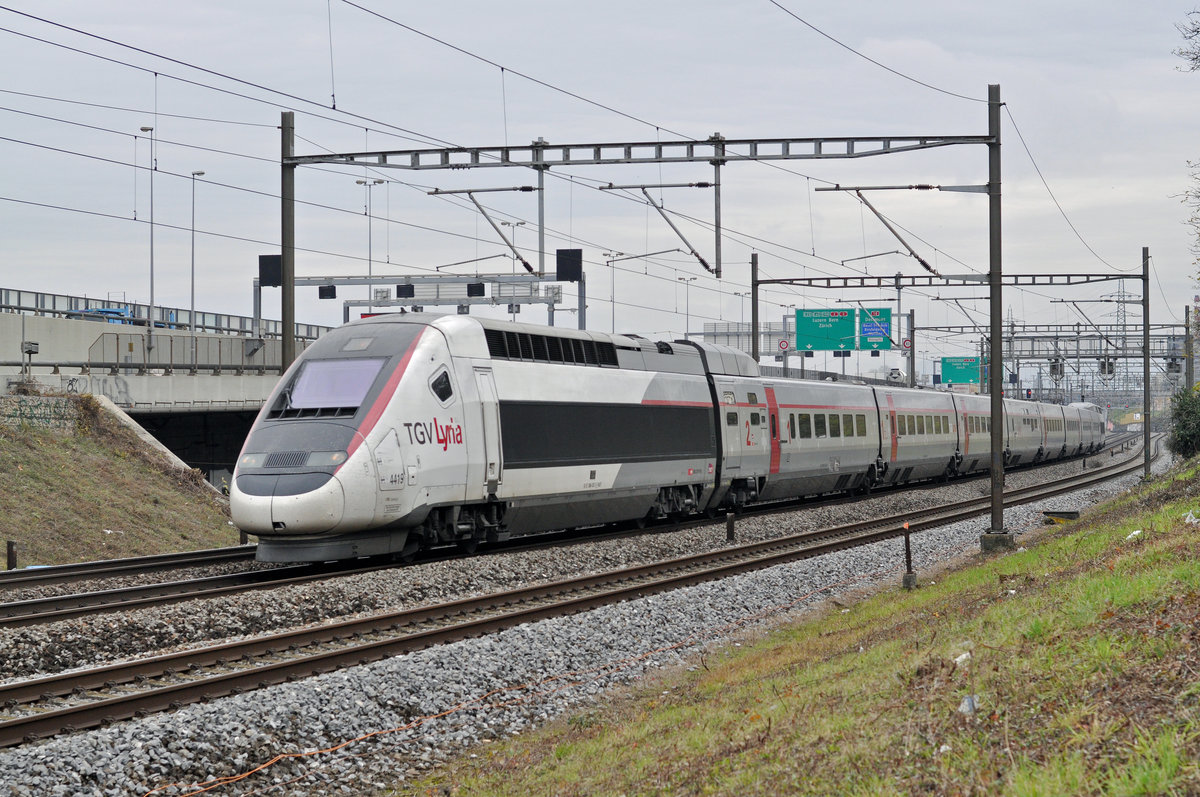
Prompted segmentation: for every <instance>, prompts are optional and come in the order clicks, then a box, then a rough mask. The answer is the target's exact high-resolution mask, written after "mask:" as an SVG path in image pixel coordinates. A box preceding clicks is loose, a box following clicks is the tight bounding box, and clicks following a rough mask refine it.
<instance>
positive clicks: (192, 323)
mask: <svg viewBox="0 0 1200 797" xmlns="http://www.w3.org/2000/svg"><path fill="white" fill-rule="evenodd" d="M203 176H204V172H192V309H191V313H190V315H188V326H189V327H191V329H192V373H193V374H194V373H196V178H197V177H203Z"/></svg>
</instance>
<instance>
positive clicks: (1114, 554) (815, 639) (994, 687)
mask: <svg viewBox="0 0 1200 797" xmlns="http://www.w3.org/2000/svg"><path fill="white" fill-rule="evenodd" d="M1197 471H1198V468H1197V465H1196V463H1195V462H1192V463H1189V468H1188V469H1186V470H1183V471H1179V472H1176V473H1174V474H1172V475H1171V476H1169V477H1167V478H1165V479H1162V480H1159V481H1157V482H1156V483H1154V484H1152V485H1147V486H1142V487H1141V488H1139V490H1138V491H1136V492H1134V493H1131V494H1128V495H1126V496H1124V497H1122V498H1120V499H1118V500H1116V501H1114V502H1112V503H1111V504H1109V505H1106V506H1105V507H1103V508H1102V510H1101V511H1098V512H1096V513H1094V514H1092V515H1089V516H1087V517H1085V519H1084V520H1082V521H1079V522H1077V523H1074V524H1071V525H1069V526H1065V527H1060V528H1055V529H1053V530H1047V531H1046V532H1045V533H1044V534H1042V535H1040V537H1039V538H1038V539H1037V540H1036V541H1033V542H1029V541H1024V544H1025V545H1027V546H1029V549H1028V550H1025V551H1020V552H1016V553H1012V554H1008V555H1004V556H999V557H996V558H992V559H988V560H980V561H978V562H975V563H973V565H972V566H969V567H966V568H964V569H960V570H956V571H954V572H947V573H942V574H939V576H938V577H937V579H936V581H937V583H936V584H934V585H926V586H922V587H921V588H920V589H918V590H916V591H914V592H910V593H905V592H903V591H901V590H899V589H896V590H887V591H885V592H883V593H881V594H879V595H876V596H874V597H872V598H871V599H868V600H865V601H863V602H861V603H857V604H855V605H854V606H852V607H850V608H849V610H845V611H838V610H836V609H835V610H834V611H833V612H832V613H829V614H827V615H826V616H824V617H821V618H814V619H809V620H805V621H802V622H800V623H799V624H798V625H795V626H791V627H788V628H786V629H783V630H778V631H775V632H773V633H770V634H768V635H766V636H765V637H764V638H762V639H760V640H758V641H757V642H756V643H755V644H753V645H752V646H748V647H742V648H729V649H726V650H724V651H722V652H721V653H720V654H719V655H716V656H713V655H709V656H707V657H705V659H704V660H703V664H702V666H698V667H697V669H696V670H695V671H694V672H687V673H679V674H675V675H671V676H665V677H663V678H662V679H660V680H657V681H656V682H655V683H654V684H652V685H647V686H644V687H641V690H640V691H639V692H636V693H634V694H630V695H627V696H626V697H624V698H621V699H617V700H614V701H613V703H612V704H610V705H609V706H607V707H604V708H597V709H593V710H589V711H581V712H579V713H577V714H575V715H572V716H570V717H566V718H564V719H563V720H561V721H558V722H557V723H555V724H553V725H552V726H550V727H548V728H546V729H544V730H541V731H539V732H536V733H533V734H529V735H526V736H522V737H520V738H519V739H508V740H505V741H503V742H500V743H496V744H493V745H489V746H487V747H484V748H482V749H477V750H475V753H476V755H477V756H478V757H477V758H475V759H470V760H463V761H461V762H458V763H456V764H454V765H453V766H450V767H447V768H444V769H441V770H439V771H438V772H436V773H435V774H433V775H432V776H430V777H429V778H427V779H426V780H424V781H422V782H420V783H418V784H415V786H410V787H408V788H406V790H405V792H404V793H417V794H460V795H467V794H470V795H493V794H495V795H509V794H513V795H532V794H539V795H543V794H545V795H551V794H553V795H600V794H603V795H608V794H612V795H617V794H628V795H641V794H731V795H732V794H737V795H743V794H764V795H765V794H770V795H775V794H864V795H892V794H927V793H928V794H956V795H985V794H986V795H992V794H1010V795H1075V794H1105V795H1108V794H1112V795H1134V794H1173V795H1174V794H1179V795H1195V794H1200V764H1198V763H1197V762H1198V760H1200V525H1190V524H1188V523H1187V522H1185V520H1184V518H1183V517H1182V516H1183V515H1185V514H1186V513H1188V512H1189V511H1190V510H1196V514H1197V515H1200V482H1198V478H1200V476H1198V473H1197ZM1139 530H1140V533H1139V534H1135V535H1133V533H1134V532H1135V531H1139ZM1130 535H1133V536H1132V537H1131V536H1130ZM968 654H969V655H968ZM972 696H973V699H974V700H975V701H976V704H977V708H976V710H975V711H974V712H973V713H969V710H968V706H966V705H964V700H966V699H967V698H969V697H972Z"/></svg>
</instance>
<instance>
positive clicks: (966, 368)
mask: <svg viewBox="0 0 1200 797" xmlns="http://www.w3.org/2000/svg"><path fill="white" fill-rule="evenodd" d="M986 363H987V358H986V357H985V358H983V364H984V365H986ZM980 365H981V363H980V358H979V357H943V358H942V384H957V385H978V384H980V380H981V379H982V378H983V375H984V374H986V373H987V372H986V371H985V370H984V368H981V367H980Z"/></svg>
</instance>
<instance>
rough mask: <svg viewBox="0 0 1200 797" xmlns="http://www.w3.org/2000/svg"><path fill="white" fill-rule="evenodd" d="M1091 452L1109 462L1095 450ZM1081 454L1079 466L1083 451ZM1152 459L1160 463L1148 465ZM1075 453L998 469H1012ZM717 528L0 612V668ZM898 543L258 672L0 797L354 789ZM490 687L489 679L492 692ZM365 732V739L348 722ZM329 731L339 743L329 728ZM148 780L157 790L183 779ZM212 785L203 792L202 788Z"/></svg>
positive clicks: (638, 551) (591, 686)
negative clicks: (37, 613)
mask: <svg viewBox="0 0 1200 797" xmlns="http://www.w3.org/2000/svg"><path fill="white" fill-rule="evenodd" d="M1104 461H1105V462H1108V461H1110V460H1109V458H1108V457H1105V458H1104ZM1088 464H1089V466H1095V465H1097V464H1099V460H1098V459H1093V460H1090V461H1089V463H1088ZM1158 469H1165V463H1164V464H1163V465H1161V466H1159V468H1158ZM1080 470H1081V464H1080V463H1079V462H1078V461H1075V462H1072V463H1067V464H1064V465H1061V466H1055V467H1054V468H1044V469H1040V470H1038V471H1035V472H1022V473H1017V474H1010V475H1009V477H1008V485H1009V486H1011V487H1019V486H1024V485H1025V484H1027V483H1032V482H1034V481H1042V480H1044V479H1046V478H1049V477H1050V476H1051V474H1052V473H1054V472H1079V471H1080ZM1136 482H1137V478H1136V477H1127V478H1126V479H1124V480H1122V481H1121V483H1119V484H1111V485H1109V486H1106V487H1104V488H1095V489H1089V490H1083V491H1080V492H1078V493H1075V494H1072V495H1068V496H1061V497H1059V498H1056V499H1053V500H1052V501H1051V502H1048V503H1049V505H1048V506H1047V507H1041V506H1039V505H1037V504H1032V505H1027V506H1024V507H1020V508H1016V509H1010V510H1006V512H1005V523H1006V525H1008V526H1009V528H1011V529H1013V530H1016V531H1018V532H1019V531H1022V530H1027V529H1030V528H1034V527H1036V526H1039V525H1041V523H1042V516H1041V514H1040V512H1041V509H1043V508H1055V509H1080V510H1085V509H1087V508H1088V507H1090V506H1093V505H1095V504H1096V503H1097V502H1099V501H1102V500H1104V499H1105V498H1107V497H1108V496H1110V495H1113V494H1115V493H1118V492H1120V491H1121V490H1123V489H1127V488H1128V487H1130V486H1131V485H1133V484H1136ZM988 489H989V485H988V482H987V481H986V480H984V481H978V482H973V483H969V484H953V485H950V486H947V487H942V488H938V489H936V490H916V491H909V492H905V493H903V494H898V495H895V496H885V497H880V498H875V499H871V500H870V501H868V502H862V503H860V504H856V505H854V506H853V507H848V506H837V507H829V508H812V509H805V510H799V511H797V512H793V513H789V514H786V515H779V516H774V517H770V518H762V519H742V520H740V521H739V523H738V526H737V531H738V540H739V542H741V541H749V540H754V539H766V538H770V537H777V536H781V535H786V534H791V533H795V532H797V531H799V530H802V529H808V528H819V527H823V526H829V525H834V524H836V523H844V522H847V521H848V520H851V519H853V518H855V517H859V516H865V515H868V514H873V513H876V512H878V511H879V510H880V504H882V505H883V506H884V507H885V508H886V509H885V511H891V512H902V511H903V510H904V509H905V508H913V507H919V506H928V505H930V504H943V503H948V502H950V501H954V500H959V499H960V498H964V497H970V496H978V495H981V494H986V492H987V491H988ZM986 525H987V520H986V518H981V519H979V520H975V521H970V522H966V523H959V524H955V525H953V526H948V527H943V528H940V529H935V530H932V531H926V532H921V533H920V534H919V535H916V536H914V538H913V549H914V550H913V554H914V566H915V567H916V569H917V570H918V573H919V572H920V571H921V570H923V569H927V568H929V567H932V566H934V565H936V564H938V563H939V562H942V561H945V560H947V559H949V558H952V557H955V556H958V555H961V554H963V553H966V552H973V551H977V550H978V545H979V534H980V533H981V532H982V531H984V530H985V528H986ZM724 545H725V526H724V524H723V523H720V524H715V525H714V526H711V527H708V528H704V529H695V530H690V531H685V532H677V533H671V534H657V535H647V536H644V537H641V538H638V539H636V540H630V539H622V540H610V541H600V542H592V543H586V544H577V545H571V546H566V547H561V548H553V549H545V550H538V551H533V552H520V553H512V554H502V555H496V556H481V557H476V558H473V559H468V560H456V561H453V562H437V563H430V564H425V565H418V566H414V567H408V568H401V569H398V570H393V571H387V572H380V573H371V574H364V575H361V576H352V577H348V578H344V579H336V580H332V581H327V582H322V583H319V584H313V585H307V586H302V587H286V588H282V589H278V590H271V591H269V592H258V593H252V594H248V595H242V596H236V597H231V598H222V599H216V600H210V601H191V602H188V603H185V604H179V605H176V606H172V607H166V608H163V609H148V610H141V611H137V612H131V613H130V614H129V615H122V616H121V617H120V618H117V617H116V616H110V617H102V618H91V619H86V620H78V621H68V622H63V623H56V624H53V625H49V626H44V627H39V628H30V629H13V630H11V631H8V632H5V633H3V634H0V672H6V673H13V674H14V675H15V676H18V677H20V676H24V675H27V674H32V673H37V672H52V671H58V670H61V669H66V668H73V667H81V666H86V665H89V664H93V663H99V662H106V661H112V660H116V659H118V658H120V657H124V656H129V655H131V654H132V653H133V652H149V651H159V650H163V649H174V648H177V647H182V646H189V645H195V644H199V643H201V642H206V641H209V640H213V639H229V638H232V637H235V636H240V635H250V634H256V633H259V632H261V631H266V630H277V629H280V628H283V627H289V626H293V625H302V624H306V623H311V622H319V621H321V620H324V619H330V618H340V617H344V616H347V615H351V614H356V613H363V612H375V611H380V610H383V609H389V608H398V607H402V606H410V605H417V604H421V603H429V602H432V601H440V600H445V599H450V598H454V597H461V596H464V595H469V594H480V593H485V592H491V591H495V590H499V589H504V588H507V587H510V586H513V585H516V584H520V583H529V582H530V581H540V580H550V579H555V578H559V577H562V576H565V575H575V574H579V573H581V572H585V571H590V572H596V571H601V570H609V569H615V568H617V567H621V566H624V565H627V564H632V563H635V562H645V561H651V560H655V559H660V558H664V557H668V556H674V555H682V554H684V553H692V552H696V551H698V550H703V549H711V548H719V547H723V546H724ZM902 565H903V548H902V543H901V542H900V541H898V540H890V541H887V542H883V543H878V544H876V545H872V546H869V547H866V548H861V549H856V550H853V551H843V552H840V553H837V554H833V555H830V556H825V557H821V558H820V559H814V560H808V561H804V562H798V563H793V564H789V565H781V566H779V567H775V568H771V569H769V570H765V571H760V572H758V573H752V574H746V575H742V576H738V577H735V578H730V579H726V580H723V581H720V582H716V583H712V584H705V585H700V586H696V587H690V588H687V589H681V590H676V591H674V592H671V593H667V594H663V595H657V596H652V597H648V598H644V599H639V600H635V601H629V602H626V603H623V604H619V605H617V606H611V607H605V608H602V609H597V610H595V611H592V612H588V613H586V614H582V615H577V616H575V617H572V618H566V619H559V620H547V621H543V622H538V623H531V624H528V625H524V626H520V627H518V628H514V629H511V630H509V631H506V632H502V633H500V634H496V635H493V636H489V637H486V638H483V639H472V640H466V641H463V642H459V643H455V644H452V645H446V646H441V647H437V648H431V649H428V650H424V651H420V652H417V653H413V654H409V655H406V656H400V657H396V658H393V659H390V660H387V661H383V662H378V663H375V664H372V665H366V666H362V667H357V668H353V669H350V670H345V671H341V672H337V673H332V674H329V675H325V676H319V677H316V678H310V679H306V680H304V681H301V682H297V683H294V684H286V685H282V686H279V687H273V688H270V689H265V690H260V691H256V692H253V693H248V694H245V695H240V696H237V697H234V698H228V699H225V700H220V701H215V702H213V703H211V704H208V705H197V706H189V707H185V708H182V709H180V710H178V711H175V712H172V713H170V714H165V715H156V716H153V717H149V718H146V719H143V720H138V721H131V722H125V723H120V724H118V725H116V726H114V727H112V728H108V729H102V730H97V731H91V732H84V733H79V734H75V735H73V736H71V737H69V738H62V739H55V740H50V741H47V742H43V743H38V744H34V745H26V746H24V747H21V748H16V749H13V750H7V751H0V772H5V773H9V775H10V776H13V775H15V777H9V782H8V784H7V785H6V786H0V795H8V794H13V795H41V794H71V795H75V794H103V795H108V794H113V795H116V794H130V793H134V794H141V793H145V792H147V791H149V790H150V789H153V788H157V787H160V786H164V785H167V784H171V783H190V782H203V781H206V780H207V779H209V778H212V777H222V776H232V775H237V774H238V773H241V772H244V771H246V770H249V769H252V768H254V767H256V766H258V765H260V764H263V763H265V762H267V761H269V760H270V759H271V758H272V757H273V756H276V755H279V754H286V753H297V752H313V751H317V750H323V749H325V748H329V747H335V746H338V745H345V746H343V747H340V748H339V749H337V750H336V751H333V752H328V753H320V754H316V755H311V756H304V757H296V758H288V759H285V760H283V761H281V762H279V763H277V764H275V765H273V766H271V767H269V768H268V769H266V770H264V771H263V772H260V773H258V774H255V775H253V776H251V777H249V778H246V779H245V780H242V781H239V782H237V783H235V784H230V785H226V786H223V787H221V788H219V789H217V790H215V793H218V794H241V793H245V792H249V791H253V790H254V789H261V788H264V787H269V786H273V788H270V789H269V791H268V793H270V794H297V795H300V794H304V795H310V794H360V793H362V792H363V791H369V790H370V789H371V788H372V787H374V786H383V785H386V784H391V783H394V782H395V781H396V780H397V779H402V778H404V777H406V776H408V775H409V774H410V773H415V772H417V771H420V770H421V769H423V768H425V767H428V766H432V765H433V763H434V762H436V761H437V760H440V759H441V758H443V757H446V756H449V755H453V754H457V752H458V751H459V750H460V749H461V747H462V746H463V745H471V744H476V743H478V742H480V741H485V740H487V739H490V738H495V737H496V736H498V735H504V734H512V733H519V732H521V731H522V730H524V729H526V728H528V727H530V726H531V725H533V724H536V723H538V722H541V721H543V720H544V719H546V718H548V717H550V716H554V715H557V714H560V713H562V712H564V711H576V710H586V709H585V706H586V705H587V704H588V703H589V702H590V701H594V700H597V699H602V697H603V692H604V690H605V689H606V688H608V687H610V686H612V685H614V684H619V683H626V682H629V681H630V680H634V679H637V678H639V677H641V676H642V675H643V674H644V673H646V672H647V671H649V670H651V669H654V668H657V667H661V666H664V665H670V664H678V663H681V662H683V663H686V662H687V661H689V660H692V657H695V655H696V654H697V651H699V650H703V649H705V648H706V646H712V645H714V644H717V645H719V644H721V643H723V642H724V643H728V640H730V639H732V638H736V635H737V634H738V633H739V632H740V631H741V630H742V629H745V628H747V627H750V626H756V625H759V626H761V625H762V624H763V623H774V622H779V621H780V620H781V619H785V618H786V617H787V616H789V614H791V613H793V612H795V611H799V610H803V609H805V608H807V607H810V606H812V605H813V604H815V603H818V602H820V601H824V600H825V599H827V598H829V597H831V596H836V595H838V594H842V593H845V592H849V591H852V590H859V589H862V588H864V587H869V586H872V585H876V584H893V583H897V582H898V581H899V578H900V575H899V574H900V572H901V571H902ZM496 689H502V690H503V691H499V692H497V691H495V690H496ZM364 735H366V736H367V737H368V738H365V739H361V740H359V741H352V740H356V739H358V738H359V737H362V736H364ZM347 742H349V744H346V743H347ZM188 791H189V790H188V789H184V788H175V787H171V788H167V789H165V790H163V791H161V792H156V793H158V794H183V793H188ZM210 793H214V792H210Z"/></svg>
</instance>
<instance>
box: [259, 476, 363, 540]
mask: <svg viewBox="0 0 1200 797" xmlns="http://www.w3.org/2000/svg"><path fill="white" fill-rule="evenodd" d="M310 476H320V477H323V479H324V480H325V481H324V483H323V484H321V485H320V486H319V487H316V488H315V489H312V488H310V487H309V483H311V481H312V480H311V479H310V478H306V477H310ZM345 510H346V496H345V493H344V491H343V490H342V483H341V481H339V480H338V478H337V477H336V476H328V475H327V474H296V475H295V476H286V477H285V476H281V477H280V479H279V484H278V485H277V486H276V488H275V493H274V495H273V496H272V497H271V528H272V530H273V531H275V532H276V533H279V534H317V533H320V532H323V531H330V530H332V529H333V528H335V527H336V526H337V525H338V524H339V523H341V522H342V514H343V513H344V512H345Z"/></svg>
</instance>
